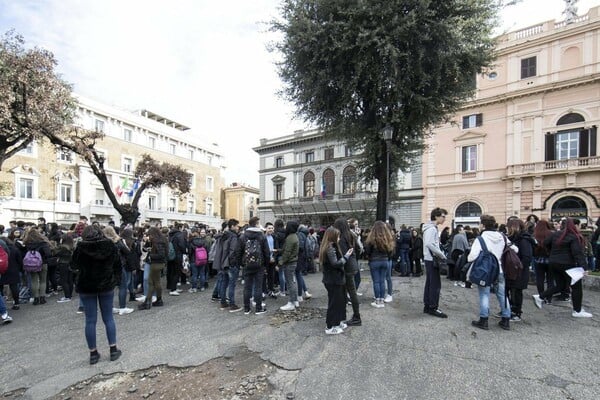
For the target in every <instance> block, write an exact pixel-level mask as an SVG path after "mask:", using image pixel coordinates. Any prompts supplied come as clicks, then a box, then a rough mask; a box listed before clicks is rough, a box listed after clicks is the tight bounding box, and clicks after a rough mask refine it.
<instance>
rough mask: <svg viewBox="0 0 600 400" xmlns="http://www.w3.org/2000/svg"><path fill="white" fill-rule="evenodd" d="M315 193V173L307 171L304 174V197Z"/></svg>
mask: <svg viewBox="0 0 600 400" xmlns="http://www.w3.org/2000/svg"><path fill="white" fill-rule="evenodd" d="M314 195H315V174H313V173H312V172H310V171H309V172H307V173H305V174H304V197H313V196H314Z"/></svg>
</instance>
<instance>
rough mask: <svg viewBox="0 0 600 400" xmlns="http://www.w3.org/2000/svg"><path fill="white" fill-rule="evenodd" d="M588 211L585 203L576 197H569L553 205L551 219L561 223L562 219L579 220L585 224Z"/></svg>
mask: <svg viewBox="0 0 600 400" xmlns="http://www.w3.org/2000/svg"><path fill="white" fill-rule="evenodd" d="M587 216H588V209H587V206H586V205H585V202H584V201H583V200H581V199H580V198H579V197H576V196H568V197H563V198H561V199H558V200H557V201H556V202H555V203H554V204H553V205H552V212H551V215H550V218H551V219H552V220H553V221H559V220H560V219H561V218H579V219H581V220H583V221H584V222H585V220H587Z"/></svg>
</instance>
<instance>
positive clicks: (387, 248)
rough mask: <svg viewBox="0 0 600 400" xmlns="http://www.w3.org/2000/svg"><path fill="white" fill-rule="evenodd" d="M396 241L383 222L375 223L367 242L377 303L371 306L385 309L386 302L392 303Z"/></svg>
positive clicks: (366, 247)
mask: <svg viewBox="0 0 600 400" xmlns="http://www.w3.org/2000/svg"><path fill="white" fill-rule="evenodd" d="M395 245H396V240H395V239H394V236H393V234H392V231H391V229H390V228H389V227H388V225H386V223H385V222H383V221H375V224H373V228H372V229H371V232H370V233H369V236H368V237H367V240H366V241H365V254H366V255H367V256H368V257H369V269H370V270H371V277H372V278H373V292H374V294H375V301H374V302H372V303H371V305H372V306H373V307H375V308H383V307H385V304H384V303H385V302H390V301H392V297H391V294H389V293H391V292H392V282H391V279H392V278H391V273H392V270H391V268H392V262H391V261H390V259H391V257H392V256H393V254H394V247H395ZM388 276H389V281H388V295H387V296H386V294H385V282H386V280H387V279H388Z"/></svg>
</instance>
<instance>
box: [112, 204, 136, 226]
mask: <svg viewBox="0 0 600 400" xmlns="http://www.w3.org/2000/svg"><path fill="white" fill-rule="evenodd" d="M115 209H116V210H117V212H118V213H119V214H120V215H121V222H122V223H124V224H131V225H135V223H136V222H137V220H138V218H139V217H140V212H139V210H138V208H137V207H132V206H130V205H128V204H126V205H119V206H118V207H115Z"/></svg>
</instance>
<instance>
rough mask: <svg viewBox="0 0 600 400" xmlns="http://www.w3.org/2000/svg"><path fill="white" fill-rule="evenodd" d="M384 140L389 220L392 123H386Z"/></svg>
mask: <svg viewBox="0 0 600 400" xmlns="http://www.w3.org/2000/svg"><path fill="white" fill-rule="evenodd" d="M381 134H382V136H383V140H385V156H386V157H385V158H386V160H385V218H386V220H389V218H390V216H389V215H388V208H389V203H390V144H391V143H392V137H393V135H394V129H393V128H392V127H391V126H390V125H386V126H385V128H383V131H382V132H381Z"/></svg>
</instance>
